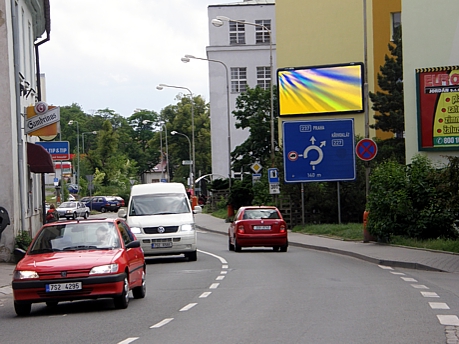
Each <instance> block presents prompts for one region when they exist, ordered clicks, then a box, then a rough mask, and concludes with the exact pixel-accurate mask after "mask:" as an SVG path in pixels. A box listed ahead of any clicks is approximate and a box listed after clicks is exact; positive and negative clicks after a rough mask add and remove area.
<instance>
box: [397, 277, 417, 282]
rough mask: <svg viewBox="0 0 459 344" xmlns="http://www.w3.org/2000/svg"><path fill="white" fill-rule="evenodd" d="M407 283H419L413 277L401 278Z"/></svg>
mask: <svg viewBox="0 0 459 344" xmlns="http://www.w3.org/2000/svg"><path fill="white" fill-rule="evenodd" d="M400 278H401V279H402V280H404V281H405V282H417V281H416V280H415V279H414V278H411V277H400Z"/></svg>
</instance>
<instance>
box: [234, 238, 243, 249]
mask: <svg viewBox="0 0 459 344" xmlns="http://www.w3.org/2000/svg"><path fill="white" fill-rule="evenodd" d="M234 251H235V252H241V251H242V247H241V246H239V244H238V243H237V240H236V239H234Z"/></svg>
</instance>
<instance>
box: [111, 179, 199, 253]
mask: <svg viewBox="0 0 459 344" xmlns="http://www.w3.org/2000/svg"><path fill="white" fill-rule="evenodd" d="M201 211H202V208H201V207H200V206H195V209H194V210H192V208H191V204H190V201H189V199H188V196H187V193H186V190H185V186H184V185H183V184H181V183H152V184H138V185H134V186H133V187H132V189H131V196H130V198H129V204H128V207H127V212H126V210H124V209H120V210H119V211H118V216H119V217H124V218H126V222H127V223H128V225H129V226H130V227H131V230H132V232H133V233H134V234H135V236H136V237H137V239H138V240H139V241H140V243H141V245H142V249H143V251H144V254H145V256H162V255H176V254H177V255H178V254H184V255H185V257H188V259H189V260H190V261H195V260H196V259H197V251H196V250H197V248H196V241H197V234H196V230H195V223H194V214H195V213H200V212H201Z"/></svg>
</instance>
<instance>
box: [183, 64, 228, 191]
mask: <svg viewBox="0 0 459 344" xmlns="http://www.w3.org/2000/svg"><path fill="white" fill-rule="evenodd" d="M190 59H195V60H202V61H209V62H217V63H220V64H221V65H223V67H225V71H226V108H227V109H226V111H227V120H228V176H229V179H228V181H229V188H230V189H231V111H230V93H229V72H228V66H227V65H226V64H225V63H223V62H222V61H219V60H213V59H205V58H202V57H195V56H193V55H185V57H182V62H184V63H188V62H190Z"/></svg>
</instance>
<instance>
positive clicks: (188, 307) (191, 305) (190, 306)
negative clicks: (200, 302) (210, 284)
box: [180, 302, 197, 312]
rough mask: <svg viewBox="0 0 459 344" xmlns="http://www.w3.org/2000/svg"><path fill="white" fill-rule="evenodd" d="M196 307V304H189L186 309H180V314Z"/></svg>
mask: <svg viewBox="0 0 459 344" xmlns="http://www.w3.org/2000/svg"><path fill="white" fill-rule="evenodd" d="M196 305H197V303H196V302H193V303H189V304H187V305H186V306H185V307H183V308H182V309H180V312H186V311H188V310H190V309H191V308H193V307H194V306H196Z"/></svg>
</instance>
